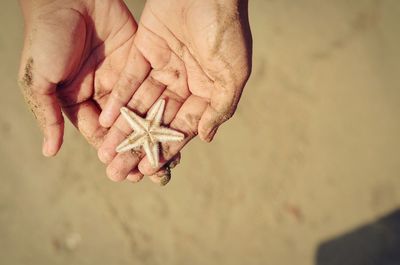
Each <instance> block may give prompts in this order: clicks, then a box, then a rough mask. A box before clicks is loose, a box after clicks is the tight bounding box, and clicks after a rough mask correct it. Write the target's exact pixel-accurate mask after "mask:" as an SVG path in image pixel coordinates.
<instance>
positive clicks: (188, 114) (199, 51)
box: [98, 0, 252, 179]
mask: <svg viewBox="0 0 400 265" xmlns="http://www.w3.org/2000/svg"><path fill="white" fill-rule="evenodd" d="M171 14H174V15H171ZM251 46H252V41H251V33H250V28H249V24H248V15H247V1H232V0H226V1H218V0H205V1H194V0H193V1H188V0H162V1H161V0H148V1H147V2H146V5H145V8H144V11H143V13H142V15H141V20H140V23H139V26H138V32H137V34H136V35H135V38H134V46H133V49H134V51H135V52H134V54H135V57H134V58H133V57H132V58H131V62H135V61H137V62H147V64H142V65H146V67H147V65H149V67H148V71H149V75H148V77H147V79H146V80H145V81H144V83H143V84H142V85H141V86H140V87H139V88H136V86H134V87H135V89H134V90H131V91H128V92H131V93H127V91H119V90H120V89H119V88H118V87H117V88H116V89H114V90H113V91H112V93H111V96H110V99H109V101H108V102H107V103H106V106H105V108H104V110H103V112H102V114H101V116H100V123H101V124H102V125H103V126H105V127H108V126H111V125H112V128H111V130H110V131H109V133H108V135H107V136H106V138H105V141H104V142H103V144H102V145H101V147H100V148H99V151H98V155H99V158H100V160H101V161H103V162H104V163H107V164H108V167H107V173H108V175H109V176H113V177H114V178H117V179H123V178H125V176H126V174H127V173H128V172H129V171H130V170H131V168H135V167H138V168H139V170H140V172H142V173H144V174H153V173H154V172H155V171H156V170H158V168H156V169H154V168H152V167H151V166H150V164H149V162H148V161H147V159H146V158H143V155H142V154H138V156H137V157H136V158H134V159H132V160H129V159H127V158H126V154H125V153H122V154H117V153H116V152H115V147H116V146H117V145H118V143H119V142H121V141H122V140H123V139H124V135H127V134H129V133H130V132H131V131H130V128H129V126H127V124H126V123H125V122H124V121H123V120H122V119H121V118H120V117H119V118H117V117H118V110H119V108H120V107H121V106H124V105H125V104H128V106H130V107H131V108H133V109H135V110H138V112H139V113H145V112H146V111H147V110H148V109H149V108H150V107H151V105H152V104H153V103H154V102H155V101H156V100H157V99H158V98H159V97H162V98H165V99H166V101H167V105H166V111H165V114H164V124H169V126H170V127H171V128H173V129H177V130H179V131H181V132H183V133H184V134H185V135H186V139H185V140H184V141H183V142H182V143H170V144H169V143H167V144H163V147H162V148H163V153H162V158H161V161H160V166H162V165H163V164H165V163H166V162H167V161H168V160H169V159H171V157H173V156H174V155H175V154H176V153H177V152H179V151H180V150H181V149H182V148H183V146H184V145H185V144H186V143H187V142H188V141H190V139H192V138H193V137H194V136H196V135H197V134H199V136H200V138H201V139H203V140H205V141H211V140H212V138H213V136H214V135H215V133H216V130H217V128H218V126H219V125H221V124H222V123H223V122H225V121H226V120H227V119H229V118H230V117H231V116H232V115H233V113H234V111H235V109H236V106H237V103H238V101H239V98H240V95H241V92H242V90H243V87H244V85H245V83H246V82H247V79H248V77H249V75H250V71H251ZM131 65H136V67H138V66H137V65H140V64H139V63H136V64H135V63H132V64H131ZM131 65H127V67H126V68H125V72H130V73H132V72H133V71H131V70H129V68H130V67H132V66H131ZM131 77H133V80H134V83H137V82H136V81H135V80H136V79H142V76H138V75H134V76H131ZM126 79H127V78H125V77H124V75H122V78H121V80H122V83H124V82H125V81H126ZM117 82H118V81H117ZM125 86H126V85H125ZM121 87H123V86H121Z"/></svg>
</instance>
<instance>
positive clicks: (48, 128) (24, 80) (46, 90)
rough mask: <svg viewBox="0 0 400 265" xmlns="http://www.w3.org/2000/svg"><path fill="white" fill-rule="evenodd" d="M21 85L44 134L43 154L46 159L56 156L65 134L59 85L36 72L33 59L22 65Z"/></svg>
mask: <svg viewBox="0 0 400 265" xmlns="http://www.w3.org/2000/svg"><path fill="white" fill-rule="evenodd" d="M19 85H20V87H21V89H22V93H23V95H24V98H25V101H26V103H27V104H28V106H29V108H30V109H31V111H32V113H33V115H34V116H35V118H36V120H37V122H38V124H39V127H40V128H41V130H42V132H43V135H44V140H43V146H42V153H43V155H44V156H46V157H50V156H54V155H55V154H57V152H58V151H59V150H60V148H61V145H62V141H63V134H64V118H63V115H62V113H61V107H60V105H59V102H58V99H57V96H56V86H57V85H56V84H54V83H51V82H49V81H48V80H46V79H45V78H43V77H42V76H40V74H39V73H38V72H37V71H35V62H34V59H33V58H32V57H29V58H28V59H26V60H23V61H22V63H21V68H20V71H19Z"/></svg>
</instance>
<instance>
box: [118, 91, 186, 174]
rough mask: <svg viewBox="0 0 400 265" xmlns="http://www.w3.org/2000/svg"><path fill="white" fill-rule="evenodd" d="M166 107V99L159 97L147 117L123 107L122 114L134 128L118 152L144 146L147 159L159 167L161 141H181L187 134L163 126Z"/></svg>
mask: <svg viewBox="0 0 400 265" xmlns="http://www.w3.org/2000/svg"><path fill="white" fill-rule="evenodd" d="M164 109H165V100H164V99H159V100H158V101H157V102H156V103H154V105H153V106H152V107H151V108H150V110H149V111H148V112H147V116H146V118H145V119H143V118H142V117H140V116H139V115H137V114H136V113H134V112H132V111H130V110H129V109H127V108H125V107H122V108H121V110H120V111H121V114H122V116H123V117H124V118H125V120H126V121H127V122H128V123H129V125H130V126H131V127H132V129H133V133H131V134H130V135H129V136H128V137H127V138H126V139H125V140H124V141H123V142H122V143H120V144H119V145H118V146H117V148H116V149H115V150H116V151H117V152H118V153H121V152H126V151H129V150H131V149H135V150H137V149H140V148H141V147H142V146H143V149H144V152H145V153H146V156H147V159H148V160H149V162H150V165H151V166H152V167H153V168H157V167H158V162H159V152H160V149H159V143H165V142H179V141H182V140H183V139H184V138H185V136H184V135H183V134H182V133H180V132H178V131H175V130H172V129H169V128H167V127H164V126H161V121H162V116H163V113H164Z"/></svg>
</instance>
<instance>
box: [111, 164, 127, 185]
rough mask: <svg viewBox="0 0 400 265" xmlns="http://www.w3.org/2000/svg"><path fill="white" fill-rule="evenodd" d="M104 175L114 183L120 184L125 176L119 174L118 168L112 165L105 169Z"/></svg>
mask: <svg viewBox="0 0 400 265" xmlns="http://www.w3.org/2000/svg"><path fill="white" fill-rule="evenodd" d="M106 174H107V177H108V178H109V179H110V180H112V181H114V182H120V181H122V180H124V179H125V178H126V176H122V175H121V172H120V171H119V170H118V168H116V167H114V166H112V165H109V166H108V167H107V168H106Z"/></svg>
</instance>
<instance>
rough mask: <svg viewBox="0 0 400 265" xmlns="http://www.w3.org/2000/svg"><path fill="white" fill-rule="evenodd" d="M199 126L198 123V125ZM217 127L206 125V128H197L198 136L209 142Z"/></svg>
mask: <svg viewBox="0 0 400 265" xmlns="http://www.w3.org/2000/svg"><path fill="white" fill-rule="evenodd" d="M199 127H200V125H199ZM217 130H218V127H211V128H210V127H206V128H201V127H200V128H199V137H200V139H201V140H202V141H204V142H207V143H210V142H211V141H212V140H213V139H214V136H215V134H216V133H217Z"/></svg>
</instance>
